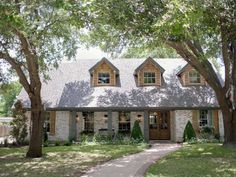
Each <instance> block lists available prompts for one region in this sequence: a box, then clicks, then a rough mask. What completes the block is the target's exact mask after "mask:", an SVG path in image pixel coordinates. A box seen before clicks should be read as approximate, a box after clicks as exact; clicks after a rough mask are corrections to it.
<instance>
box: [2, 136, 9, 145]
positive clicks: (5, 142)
mask: <svg viewBox="0 0 236 177" xmlns="http://www.w3.org/2000/svg"><path fill="white" fill-rule="evenodd" d="M8 144H9V143H8V139H7V138H5V139H4V142H3V146H4V147H8Z"/></svg>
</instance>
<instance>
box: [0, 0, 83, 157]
mask: <svg viewBox="0 0 236 177" xmlns="http://www.w3.org/2000/svg"><path fill="white" fill-rule="evenodd" d="M85 15H86V14H85V13H84V10H83V6H82V4H80V3H76V4H73V2H72V1H70V2H69V1H61V0H50V1H39V0H31V1H28V0H2V1H1V2H0V62H1V66H3V65H4V66H5V65H7V66H8V67H9V70H8V71H9V72H8V74H10V75H12V74H13V73H16V74H17V76H18V77H19V82H20V84H21V85H22V87H23V88H24V90H25V91H26V92H27V94H28V96H29V100H30V102H31V109H30V110H31V122H32V129H31V133H30V135H31V136H30V144H29V149H28V152H27V154H26V156H27V157H41V156H42V130H43V111H44V105H43V102H42V99H41V80H42V79H48V76H47V71H48V70H49V69H50V68H52V66H54V67H56V66H57V65H58V62H59V61H61V60H62V59H64V58H71V57H74V56H75V53H76V49H77V43H78V42H77V41H78V35H77V34H78V33H77V30H76V29H80V28H83V25H84V20H83V17H84V16H85ZM75 27H76V28H75ZM2 70H3V69H2ZM5 72H7V71H5ZM5 75H7V74H6V73H5ZM0 76H4V75H3V74H2V73H1V74H0ZM1 80H2V79H1Z"/></svg>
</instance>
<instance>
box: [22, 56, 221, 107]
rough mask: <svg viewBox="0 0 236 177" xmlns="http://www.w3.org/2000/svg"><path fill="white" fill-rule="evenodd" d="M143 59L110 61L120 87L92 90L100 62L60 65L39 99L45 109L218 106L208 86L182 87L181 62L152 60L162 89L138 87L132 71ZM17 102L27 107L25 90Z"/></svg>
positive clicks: (81, 61) (104, 87) (94, 88)
mask: <svg viewBox="0 0 236 177" xmlns="http://www.w3.org/2000/svg"><path fill="white" fill-rule="evenodd" d="M144 60H145V59H114V60H109V61H110V62H111V63H112V64H113V65H114V66H115V67H116V68H117V69H118V70H119V78H118V81H119V85H118V86H117V87H114V86H102V87H91V85H90V73H89V69H90V68H92V67H93V66H94V65H95V64H96V63H97V62H98V61H99V60H93V59H91V60H78V61H76V62H71V63H63V64H61V65H60V66H59V68H58V69H53V70H52V71H50V72H49V76H50V78H51V79H50V80H48V81H47V83H45V82H44V83H43V85H42V98H43V100H44V102H45V103H46V107H48V108H91V107H131V108H134V107H136V108H137V107H158V108H173V107H175V108H196V107H218V103H217V101H216V98H215V94H214V92H213V90H212V89H211V88H210V87H208V86H191V87H183V86H182V85H181V83H180V80H179V78H178V77H177V76H176V74H177V73H178V72H179V71H180V70H181V69H182V68H183V67H184V66H185V65H186V62H185V61H184V60H183V59H154V60H155V61H156V62H157V63H158V64H159V65H160V66H161V67H162V68H163V69H164V70H165V72H164V73H163V79H164V85H163V86H161V87H154V86H148V87H137V85H136V81H135V76H134V71H135V69H136V68H138V67H139V66H140V65H141V64H142V63H143V62H144ZM18 99H21V100H22V101H23V103H24V104H25V107H29V99H28V96H27V94H26V92H25V91H24V90H22V91H21V93H20V95H19V96H18Z"/></svg>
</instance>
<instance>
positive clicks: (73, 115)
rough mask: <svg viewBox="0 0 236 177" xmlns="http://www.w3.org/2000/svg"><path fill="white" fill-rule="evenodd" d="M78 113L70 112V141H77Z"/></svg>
mask: <svg viewBox="0 0 236 177" xmlns="http://www.w3.org/2000/svg"><path fill="white" fill-rule="evenodd" d="M76 131H77V130H76V112H75V111H71V112H70V118H69V139H70V140H71V139H74V140H75V139H76V138H77V137H76V135H77V133H76Z"/></svg>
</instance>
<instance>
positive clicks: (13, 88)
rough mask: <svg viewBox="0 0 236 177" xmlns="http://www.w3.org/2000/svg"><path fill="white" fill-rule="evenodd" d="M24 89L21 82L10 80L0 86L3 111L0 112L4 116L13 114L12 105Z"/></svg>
mask: <svg viewBox="0 0 236 177" xmlns="http://www.w3.org/2000/svg"><path fill="white" fill-rule="evenodd" d="M21 89H22V87H21V85H20V84H19V82H10V83H5V84H2V85H1V87H0V97H1V103H2V105H1V106H0V108H1V111H0V114H2V115H3V116H11V115H12V110H11V109H12V106H13V103H14V101H15V99H16V96H17V95H18V94H19V92H20V90H21Z"/></svg>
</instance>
